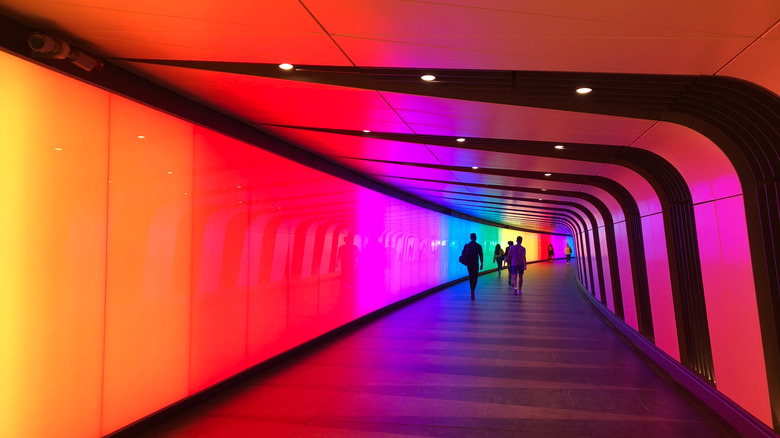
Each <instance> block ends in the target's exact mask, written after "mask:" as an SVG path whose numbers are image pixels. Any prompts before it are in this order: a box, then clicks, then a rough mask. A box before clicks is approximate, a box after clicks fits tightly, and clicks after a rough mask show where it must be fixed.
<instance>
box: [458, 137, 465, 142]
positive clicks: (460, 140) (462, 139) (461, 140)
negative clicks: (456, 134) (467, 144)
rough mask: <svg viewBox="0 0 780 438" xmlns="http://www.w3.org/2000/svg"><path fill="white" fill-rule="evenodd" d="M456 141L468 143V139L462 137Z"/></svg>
mask: <svg viewBox="0 0 780 438" xmlns="http://www.w3.org/2000/svg"><path fill="white" fill-rule="evenodd" d="M455 141H457V142H458V143H463V142H464V141H466V139H465V138H463V137H460V138H458V139H457V140H455Z"/></svg>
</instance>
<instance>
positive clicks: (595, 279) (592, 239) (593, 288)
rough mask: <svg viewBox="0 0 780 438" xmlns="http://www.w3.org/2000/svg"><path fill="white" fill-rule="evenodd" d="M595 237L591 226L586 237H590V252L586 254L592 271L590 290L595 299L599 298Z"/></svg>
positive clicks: (599, 288)
mask: <svg viewBox="0 0 780 438" xmlns="http://www.w3.org/2000/svg"><path fill="white" fill-rule="evenodd" d="M596 237H597V236H596V231H595V230H593V229H592V228H591V229H589V230H588V239H590V253H589V254H588V258H589V261H590V270H591V272H593V282H594V284H592V285H591V288H590V292H591V293H592V294H593V296H595V297H596V299H601V287H599V270H598V265H597V264H596V244H595V242H596ZM588 278H590V277H588Z"/></svg>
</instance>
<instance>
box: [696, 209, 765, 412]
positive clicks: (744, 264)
mask: <svg viewBox="0 0 780 438" xmlns="http://www.w3.org/2000/svg"><path fill="white" fill-rule="evenodd" d="M695 212H696V227H697V232H698V234H699V236H700V238H699V253H700V257H701V265H702V277H703V280H704V294H705V303H706V306H707V319H708V322H709V330H710V341H711V343H712V356H713V361H714V365H715V381H716V384H717V387H718V390H720V391H721V392H723V393H724V394H726V395H727V396H728V397H729V398H731V399H732V400H734V401H736V402H737V403H739V404H740V405H741V406H742V407H744V408H745V409H747V410H748V411H749V412H751V413H752V414H753V415H755V416H756V417H758V418H759V419H761V420H762V421H764V422H765V423H766V424H771V421H772V416H771V410H770V406H769V396H768V393H767V390H766V388H767V382H766V372H765V367H764V355H763V348H762V346H761V332H760V328H759V324H758V312H757V307H756V297H755V288H754V286H753V285H754V280H753V275H752V273H753V269H752V266H751V262H750V250H749V248H748V243H747V228H746V226H745V222H744V206H743V199H742V197H741V196H738V197H733V198H729V199H724V200H720V201H716V202H715V203H712V202H709V203H704V204H699V205H696V206H695ZM704 236H706V237H704Z"/></svg>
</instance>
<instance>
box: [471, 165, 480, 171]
mask: <svg viewBox="0 0 780 438" xmlns="http://www.w3.org/2000/svg"><path fill="white" fill-rule="evenodd" d="M471 168H472V169H474V170H477V169H479V167H478V166H471Z"/></svg>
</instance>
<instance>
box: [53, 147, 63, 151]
mask: <svg viewBox="0 0 780 438" xmlns="http://www.w3.org/2000/svg"><path fill="white" fill-rule="evenodd" d="M54 150H55V151H61V150H62V148H54Z"/></svg>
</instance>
